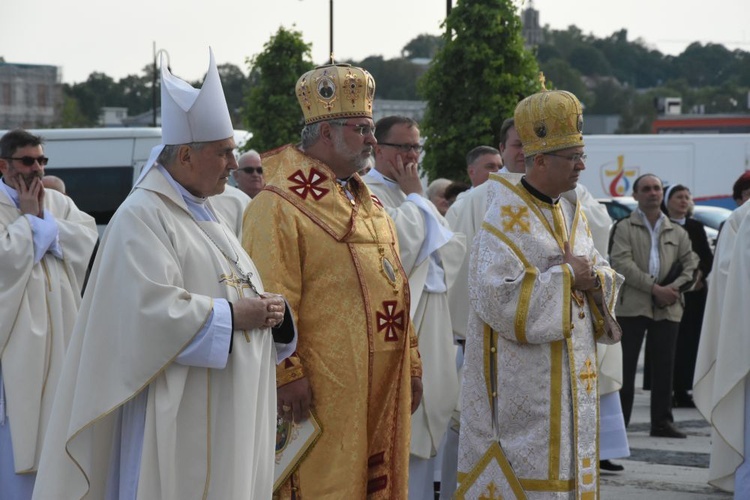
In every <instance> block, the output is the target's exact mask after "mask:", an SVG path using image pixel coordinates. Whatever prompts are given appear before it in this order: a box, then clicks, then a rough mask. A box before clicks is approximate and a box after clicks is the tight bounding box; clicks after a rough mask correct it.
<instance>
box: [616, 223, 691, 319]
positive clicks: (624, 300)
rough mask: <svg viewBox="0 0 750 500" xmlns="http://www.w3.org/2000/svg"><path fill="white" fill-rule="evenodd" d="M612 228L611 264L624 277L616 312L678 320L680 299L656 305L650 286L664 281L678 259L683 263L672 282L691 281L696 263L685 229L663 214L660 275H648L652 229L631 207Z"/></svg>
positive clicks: (680, 305) (682, 283) (679, 283)
mask: <svg viewBox="0 0 750 500" xmlns="http://www.w3.org/2000/svg"><path fill="white" fill-rule="evenodd" d="M612 230H613V231H614V233H613V236H612V250H611V255H610V265H611V266H612V268H613V269H614V270H615V271H617V272H618V273H620V274H622V275H623V276H624V277H625V284H624V286H623V287H622V289H621V290H620V297H619V299H618V303H617V307H616V311H617V316H618V317H623V316H624V317H628V316H646V317H648V318H651V319H654V320H656V321H660V320H664V319H666V320H669V321H677V322H679V321H680V319H681V318H682V309H683V306H682V301H681V300H678V301H677V302H675V303H674V304H672V305H671V306H667V307H658V306H656V305H655V304H654V301H653V298H652V295H651V287H652V286H653V285H654V284H655V283H656V284H661V283H663V281H664V279H665V278H666V277H667V275H668V274H669V271H670V269H671V268H672V266H673V264H674V263H675V262H677V261H679V262H681V263H682V273H681V274H680V275H679V276H678V277H677V279H676V280H675V281H673V282H672V284H673V285H674V286H676V287H680V286H682V285H684V284H686V283H689V282H691V281H692V279H693V273H694V271H695V270H696V268H697V267H698V256H697V255H696V254H695V253H694V252H693V251H692V246H691V244H690V238H689V237H688V234H687V231H685V230H684V229H683V228H681V227H680V226H679V225H677V224H674V223H672V222H671V221H670V220H669V219H668V218H665V220H664V222H662V225H661V228H660V229H659V264H660V265H659V276H651V275H650V274H649V272H648V263H649V254H650V252H651V232H650V231H649V228H648V227H647V226H646V225H645V222H644V220H643V217H642V215H641V213H640V212H639V211H633V213H631V214H630V217H628V218H627V219H624V220H622V221H620V222H619V223H618V224H617V225H616V226H614V227H613V229H612Z"/></svg>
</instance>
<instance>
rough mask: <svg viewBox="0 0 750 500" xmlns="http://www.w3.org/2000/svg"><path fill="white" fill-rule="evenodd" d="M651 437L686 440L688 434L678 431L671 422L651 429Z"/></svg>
mask: <svg viewBox="0 0 750 500" xmlns="http://www.w3.org/2000/svg"><path fill="white" fill-rule="evenodd" d="M651 437H662V438H678V439H684V438H686V437H687V434H685V433H683V432H680V431H678V430H677V429H676V428H675V427H674V425H672V424H671V423H670V422H667V423H666V424H662V425H659V426H656V427H651Z"/></svg>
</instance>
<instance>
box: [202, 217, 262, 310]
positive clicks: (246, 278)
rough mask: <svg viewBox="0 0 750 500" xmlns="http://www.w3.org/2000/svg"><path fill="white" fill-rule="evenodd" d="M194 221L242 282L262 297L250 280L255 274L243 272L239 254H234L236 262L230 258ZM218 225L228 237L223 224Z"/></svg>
mask: <svg viewBox="0 0 750 500" xmlns="http://www.w3.org/2000/svg"><path fill="white" fill-rule="evenodd" d="M193 221H195V225H196V226H198V229H200V230H201V231H202V232H203V234H205V235H206V238H208V239H209V241H210V242H211V243H213V245H214V246H215V247H216V249H217V250H219V252H221V255H223V256H224V258H225V259H227V261H229V262H230V263H231V264H232V265H233V266H234V268H235V269H236V270H237V273H238V274H239V275H240V279H241V280H242V281H244V282H246V283H247V284H248V285H249V286H250V289H251V290H252V291H253V292H255V294H256V295H258V296H259V297H260V296H261V293H260V292H259V291H258V289H257V288H255V285H254V284H253V281H252V280H251V279H250V278H252V277H253V273H251V272H245V271H243V270H242V267H241V266H240V256H239V255H238V254H237V252H234V260H232V258H231V257H229V256H228V255H227V254H226V252H224V250H223V249H222V248H221V246H220V245H219V244H218V243H216V242H215V241H214V239H213V238H212V237H211V235H210V234H208V231H206V230H205V229H203V227H202V226H201V225H200V224H199V223H198V221H197V220H195V219H193ZM217 224H219V227H220V228H221V230H222V231H223V232H224V235H225V236H226V234H227V232H226V230H225V229H224V227H223V226H222V225H221V222H217ZM227 240H229V238H227ZM230 246H231V244H230Z"/></svg>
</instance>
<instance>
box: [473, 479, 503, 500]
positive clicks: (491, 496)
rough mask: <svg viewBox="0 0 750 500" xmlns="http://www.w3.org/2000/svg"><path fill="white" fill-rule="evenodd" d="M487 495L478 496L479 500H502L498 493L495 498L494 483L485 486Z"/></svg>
mask: <svg viewBox="0 0 750 500" xmlns="http://www.w3.org/2000/svg"><path fill="white" fill-rule="evenodd" d="M487 495H489V496H485V495H482V496H480V497H479V500H503V496H502V495H501V494H500V493H498V494H497V496H495V483H493V482H490V484H488V485H487Z"/></svg>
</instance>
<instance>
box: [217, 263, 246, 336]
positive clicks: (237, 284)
mask: <svg viewBox="0 0 750 500" xmlns="http://www.w3.org/2000/svg"><path fill="white" fill-rule="evenodd" d="M219 283H224V284H226V285H227V286H228V287H229V288H234V290H235V291H236V292H237V296H238V297H244V296H245V294H244V293H243V292H242V290H244V289H246V288H247V289H250V290H255V288H254V287H253V286H252V284H251V283H250V278H248V277H244V278H243V277H241V276H238V275H237V274H235V272H234V271H232V274H222V275H220V276H219ZM242 335H244V336H245V341H247V342H250V335H249V334H248V333H247V331H246V330H242Z"/></svg>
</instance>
